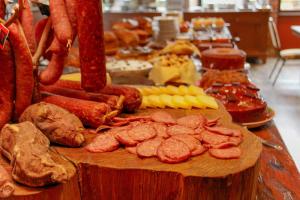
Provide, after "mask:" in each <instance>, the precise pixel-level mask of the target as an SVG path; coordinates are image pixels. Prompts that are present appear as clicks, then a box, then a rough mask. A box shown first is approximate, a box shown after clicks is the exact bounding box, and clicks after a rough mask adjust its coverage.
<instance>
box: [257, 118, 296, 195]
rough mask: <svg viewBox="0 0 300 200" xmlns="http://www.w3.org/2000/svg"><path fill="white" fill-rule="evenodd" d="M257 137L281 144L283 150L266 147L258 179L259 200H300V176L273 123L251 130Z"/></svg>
mask: <svg viewBox="0 0 300 200" xmlns="http://www.w3.org/2000/svg"><path fill="white" fill-rule="evenodd" d="M251 131H252V132H253V133H254V134H256V135H257V136H259V137H261V138H263V139H265V140H267V141H270V142H272V143H276V144H280V145H281V146H282V147H283V150H281V151H278V150H275V149H273V148H269V147H264V148H263V152H262V155H261V170H260V175H259V179H258V192H257V197H258V200H273V199H276V200H277V199H284V200H299V199H300V174H299V172H298V170H297V168H296V165H295V163H294V161H293V159H292V158H291V156H290V154H289V152H288V151H287V148H286V146H285V144H284V143H283V141H282V139H281V136H280V134H279V132H278V130H277V128H276V126H275V124H274V123H273V122H271V123H269V124H268V125H266V126H264V127H261V128H257V129H253V130H251Z"/></svg>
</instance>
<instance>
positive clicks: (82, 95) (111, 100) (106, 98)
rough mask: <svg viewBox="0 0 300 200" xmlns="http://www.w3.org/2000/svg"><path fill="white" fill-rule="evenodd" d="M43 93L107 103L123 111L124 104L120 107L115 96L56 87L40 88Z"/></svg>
mask: <svg viewBox="0 0 300 200" xmlns="http://www.w3.org/2000/svg"><path fill="white" fill-rule="evenodd" d="M40 89H41V91H44V92H49V93H53V94H57V95H61V96H66V97H72V98H77V99H84V100H89V101H96V102H103V103H107V104H108V105H109V106H110V107H111V108H114V109H119V110H121V109H122V104H121V105H118V103H119V102H118V101H119V97H118V96H115V95H106V94H99V93H88V92H85V91H83V90H73V89H68V88H62V87H58V86H55V85H49V86H43V85H41V86H40Z"/></svg>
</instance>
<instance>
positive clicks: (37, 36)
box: [35, 18, 54, 60]
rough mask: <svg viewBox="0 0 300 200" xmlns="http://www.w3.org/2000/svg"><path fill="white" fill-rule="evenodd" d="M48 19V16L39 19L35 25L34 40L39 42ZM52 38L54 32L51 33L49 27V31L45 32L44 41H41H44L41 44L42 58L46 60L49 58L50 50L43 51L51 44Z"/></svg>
mask: <svg viewBox="0 0 300 200" xmlns="http://www.w3.org/2000/svg"><path fill="white" fill-rule="evenodd" d="M49 19H50V18H44V19H41V20H40V21H38V22H37V23H36V25H35V40H36V42H37V43H38V44H39V43H40V41H41V39H42V36H43V33H44V30H45V28H46V26H47V23H48V21H49ZM50 23H51V22H50ZM53 38H54V33H53V30H52V28H50V30H49V32H48V33H47V37H46V41H42V42H45V44H43V46H42V48H41V51H42V55H43V56H44V58H46V59H48V60H50V59H51V52H45V50H46V49H48V48H49V46H50V45H51V44H52V41H53ZM39 45H40V44H39ZM37 51H38V49H37Z"/></svg>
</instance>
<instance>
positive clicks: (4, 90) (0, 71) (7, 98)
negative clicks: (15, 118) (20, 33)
mask: <svg viewBox="0 0 300 200" xmlns="http://www.w3.org/2000/svg"><path fill="white" fill-rule="evenodd" d="M0 61H1V68H0V77H1V78H0V110H1V112H0V130H1V128H2V127H3V126H4V124H6V123H8V122H9V120H10V119H11V116H12V111H13V101H14V99H13V96H14V57H13V54H12V51H11V48H10V44H9V43H8V42H7V43H6V44H5V47H4V49H3V50H0Z"/></svg>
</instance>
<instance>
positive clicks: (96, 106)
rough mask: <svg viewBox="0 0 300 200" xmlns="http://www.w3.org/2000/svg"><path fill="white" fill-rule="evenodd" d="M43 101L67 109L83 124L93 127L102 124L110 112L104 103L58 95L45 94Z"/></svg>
mask: <svg viewBox="0 0 300 200" xmlns="http://www.w3.org/2000/svg"><path fill="white" fill-rule="evenodd" d="M43 101H45V102H47V103H52V104H54V105H57V106H60V107H62V108H64V109H66V110H68V111H69V112H71V113H73V114H75V115H76V116H77V117H78V118H79V119H81V121H82V122H83V123H84V124H85V125H87V126H91V127H93V128H97V127H98V126H100V125H101V124H103V123H104V122H105V120H106V117H108V115H109V113H110V112H111V109H110V107H109V106H108V105H107V104H106V103H98V102H94V101H87V100H81V99H75V98H70V97H64V96H59V95H54V96H47V97H45V98H43Z"/></svg>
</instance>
